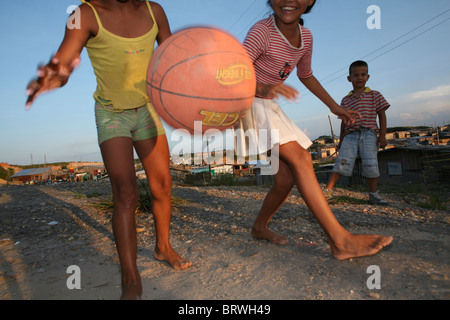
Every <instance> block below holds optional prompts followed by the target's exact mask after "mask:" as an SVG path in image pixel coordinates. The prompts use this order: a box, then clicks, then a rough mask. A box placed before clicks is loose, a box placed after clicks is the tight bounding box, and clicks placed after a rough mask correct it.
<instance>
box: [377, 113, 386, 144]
mask: <svg viewBox="0 0 450 320" xmlns="http://www.w3.org/2000/svg"><path fill="white" fill-rule="evenodd" d="M378 120H379V121H380V132H379V133H378V144H379V146H380V148H384V147H386V145H387V141H386V128H387V120H386V112H385V110H384V109H383V110H381V111H378Z"/></svg>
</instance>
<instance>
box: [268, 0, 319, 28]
mask: <svg viewBox="0 0 450 320" xmlns="http://www.w3.org/2000/svg"><path fill="white" fill-rule="evenodd" d="M315 4H316V1H314V2H313V4H312V5H310V6H308V7H307V8H306V10H305V12H304V13H303V14H306V13H309V12H310V11H311V9H312V8H313V7H314V5H315ZM267 5H268V6H269V7H271V8H272V3H271V2H270V0H267ZM272 10H273V8H272ZM298 23H300V24H301V25H303V23H304V21H303V19H302V18H300V21H299V22H298Z"/></svg>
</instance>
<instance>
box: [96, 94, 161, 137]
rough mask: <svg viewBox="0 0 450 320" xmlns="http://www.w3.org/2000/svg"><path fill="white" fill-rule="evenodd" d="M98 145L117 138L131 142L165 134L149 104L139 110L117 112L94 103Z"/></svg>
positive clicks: (109, 106) (108, 106)
mask: <svg viewBox="0 0 450 320" xmlns="http://www.w3.org/2000/svg"><path fill="white" fill-rule="evenodd" d="M95 122H96V124H97V134H98V144H99V145H100V144H102V143H103V142H105V141H106V140H109V139H112V138H118V137H128V138H131V139H132V140H133V141H141V140H146V139H152V138H154V137H157V136H159V135H163V134H165V130H164V126H163V124H162V122H161V119H160V118H159V116H158V114H157V113H156V111H155V109H154V108H153V106H152V105H151V104H148V105H144V106H142V107H139V108H135V109H130V110H123V111H117V109H114V107H113V106H112V105H107V106H102V105H101V104H100V103H98V102H97V101H96V103H95Z"/></svg>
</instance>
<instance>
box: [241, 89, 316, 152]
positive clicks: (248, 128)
mask: <svg viewBox="0 0 450 320" xmlns="http://www.w3.org/2000/svg"><path fill="white" fill-rule="evenodd" d="M234 137H235V150H236V154H237V155H238V156H243V157H245V156H251V155H259V154H264V153H267V152H268V151H269V150H271V149H273V148H274V147H276V146H277V145H278V146H279V145H283V144H285V143H288V142H291V141H297V143H298V144H299V145H300V146H302V147H303V148H304V149H307V148H309V147H310V146H311V144H312V141H311V140H310V139H309V138H308V136H307V135H306V134H305V133H304V132H303V131H302V130H301V129H299V128H298V127H297V126H296V125H295V124H294V122H292V120H291V119H289V118H288V116H287V115H286V114H285V113H284V112H283V110H282V109H281V107H280V106H279V105H278V103H276V102H275V101H274V100H270V99H261V98H255V100H254V101H253V105H252V107H251V108H250V110H249V111H248V113H247V114H246V115H245V117H244V118H243V119H241V120H240V123H239V124H238V126H237V127H235V128H234Z"/></svg>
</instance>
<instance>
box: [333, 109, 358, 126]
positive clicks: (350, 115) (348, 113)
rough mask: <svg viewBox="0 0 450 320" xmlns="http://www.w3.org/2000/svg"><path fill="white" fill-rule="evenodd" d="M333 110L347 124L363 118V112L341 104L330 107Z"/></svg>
mask: <svg viewBox="0 0 450 320" xmlns="http://www.w3.org/2000/svg"><path fill="white" fill-rule="evenodd" d="M330 110H331V112H332V113H333V114H335V115H337V116H338V117H339V118H340V119H342V120H343V121H344V123H345V124H353V123H355V121H356V119H359V118H361V114H360V113H359V112H358V111H355V110H349V109H347V108H344V107H341V106H339V105H336V106H334V107H333V108H330Z"/></svg>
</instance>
